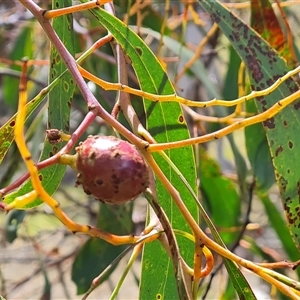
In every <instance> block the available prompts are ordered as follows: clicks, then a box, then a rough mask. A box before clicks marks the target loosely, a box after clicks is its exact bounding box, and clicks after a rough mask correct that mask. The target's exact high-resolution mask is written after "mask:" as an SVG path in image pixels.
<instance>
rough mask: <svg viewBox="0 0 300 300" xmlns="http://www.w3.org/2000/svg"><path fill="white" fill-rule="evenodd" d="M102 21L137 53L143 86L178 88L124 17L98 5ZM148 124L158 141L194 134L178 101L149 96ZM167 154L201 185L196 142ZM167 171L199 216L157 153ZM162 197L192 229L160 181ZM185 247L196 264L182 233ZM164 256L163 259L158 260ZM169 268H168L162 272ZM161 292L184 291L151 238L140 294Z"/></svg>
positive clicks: (177, 224) (161, 90) (180, 224)
mask: <svg viewBox="0 0 300 300" xmlns="http://www.w3.org/2000/svg"><path fill="white" fill-rule="evenodd" d="M92 12H93V13H94V14H95V16H96V17H97V18H98V20H99V21H100V23H101V24H102V25H103V26H104V27H106V28H107V29H108V30H109V31H110V32H111V34H112V35H113V36H114V37H115V39H116V40H117V41H118V43H119V44H120V45H121V46H122V48H123V50H124V51H125V52H126V54H127V56H128V57H129V58H130V59H131V62H132V66H133V68H134V70H135V72H136V74H137V77H138V79H139V83H140V87H141V89H142V90H143V91H146V92H151V93H156V94H161V95H163V94H173V93H174V89H173V87H172V84H171V82H170V80H169V79H168V77H167V75H166V73H165V72H164V70H163V68H162V66H161V65H160V63H159V61H158V60H157V58H156V57H155V55H154V54H153V53H152V52H151V51H150V50H149V48H148V47H147V45H145V43H144V42H143V41H142V40H141V39H140V38H139V37H138V36H137V35H136V34H135V33H134V32H133V31H132V30H131V29H130V28H128V27H126V26H125V25H124V24H123V23H122V22H121V21H120V20H118V19H117V18H115V17H113V16H111V15H109V14H108V13H107V12H105V11H104V10H102V9H100V10H93V11H92ZM145 110H146V117H147V128H148V130H149V132H150V133H151V135H152V136H153V137H154V138H155V139H156V140H157V141H158V142H167V141H176V140H181V139H187V138H189V133H188V130H187V127H186V123H185V121H184V119H183V113H182V111H181V108H180V106H179V105H178V104H177V103H174V102H173V103H159V102H158V103H153V102H150V101H147V100H145ZM167 155H168V156H169V157H170V158H171V160H172V161H173V162H174V164H175V165H176V166H177V167H178V169H179V170H180V171H181V172H182V174H183V175H184V177H185V178H186V179H187V181H188V182H189V184H190V185H191V186H192V187H193V189H194V190H195V191H196V175H195V165H194V156H193V150H192V147H184V148H180V149H174V150H172V151H167ZM154 158H155V159H156V161H157V162H158V164H159V166H160V167H161V169H162V171H163V172H164V174H165V175H166V176H167V177H168V178H169V179H170V180H171V182H172V184H173V185H174V186H175V187H176V189H177V190H178V191H179V192H180V194H181V197H182V199H184V202H185V205H186V206H187V208H188V209H189V211H190V212H191V213H192V214H193V216H194V217H195V219H196V220H197V218H198V216H197V211H198V210H197V206H196V204H195V202H194V200H193V198H192V196H191V195H190V193H189V191H188V190H187V188H186V187H185V185H184V184H183V183H182V182H181V180H180V179H179V178H178V176H177V175H176V173H175V172H174V171H173V170H172V169H171V167H170V166H169V165H168V164H167V163H166V162H165V161H164V160H163V159H162V158H161V157H160V156H159V155H154ZM157 193H158V199H159V203H160V205H161V206H162V208H163V209H164V211H165V212H166V214H167V216H168V218H169V220H170V221H171V223H172V227H174V228H180V229H181V230H183V231H188V232H190V229H189V227H188V225H187V224H186V221H185V219H184V218H183V217H182V215H181V213H180V212H179V210H178V208H177V207H176V206H175V205H174V203H173V200H172V198H171V197H170V195H169V194H168V193H167V192H166V190H165V188H164V187H163V185H162V184H161V183H160V182H159V181H157ZM178 244H179V247H180V252H181V254H182V256H183V257H184V259H186V261H187V262H188V263H189V264H191V263H192V261H193V253H194V249H193V247H191V244H190V243H187V241H186V240H185V239H184V238H181V237H179V238H178ZM158 261H159V264H158ZM162 270H163V272H162ZM157 295H160V296H161V297H163V298H164V299H176V298H178V293H177V290H176V282H175V278H174V270H173V267H172V264H171V261H170V259H169V257H168V255H167V254H166V252H165V250H164V249H163V248H162V247H161V246H160V245H159V244H158V243H157V242H154V243H147V244H146V245H145V248H144V253H143V266H142V279H141V287H140V298H142V299H155V298H156V296H157Z"/></svg>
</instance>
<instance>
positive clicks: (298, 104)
mask: <svg viewBox="0 0 300 300" xmlns="http://www.w3.org/2000/svg"><path fill="white" fill-rule="evenodd" d="M294 108H295V109H296V110H298V109H299V108H300V101H297V102H296V103H294Z"/></svg>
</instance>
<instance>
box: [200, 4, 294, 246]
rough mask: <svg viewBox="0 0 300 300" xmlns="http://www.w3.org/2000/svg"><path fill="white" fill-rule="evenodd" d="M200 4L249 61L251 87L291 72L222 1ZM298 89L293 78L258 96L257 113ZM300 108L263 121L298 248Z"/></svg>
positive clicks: (286, 109)
mask: <svg viewBox="0 0 300 300" xmlns="http://www.w3.org/2000/svg"><path fill="white" fill-rule="evenodd" d="M201 5H202V6H203V8H204V9H205V10H206V11H207V12H208V13H210V15H211V17H212V19H213V20H214V21H215V22H217V23H218V25H219V26H220V28H221V29H222V30H223V32H224V34H225V35H226V36H227V37H228V38H229V40H230V42H231V43H232V45H233V47H234V48H235V49H236V51H237V52H238V53H239V55H240V56H241V58H242V60H243V61H244V63H245V64H246V66H247V68H248V71H249V75H250V79H251V87H252V89H254V90H262V89H264V88H267V87H268V86H270V85H271V84H272V83H274V82H275V81H276V80H277V79H278V78H280V77H282V76H283V75H284V74H286V73H287V72H288V71H289V69H288V67H287V66H286V64H285V62H284V60H283V59H282V58H280V57H279V56H278V54H277V53H276V51H274V50H273V49H272V48H271V47H270V46H269V45H268V44H267V43H266V42H265V41H264V40H263V39H261V38H260V37H259V36H258V35H257V34H256V33H255V32H254V31H253V30H252V29H251V28H250V27H249V26H247V25H246V24H245V23H243V22H242V21H241V20H240V19H238V18H237V17H236V16H234V15H233V14H232V13H231V12H230V11H229V10H227V9H226V8H224V7H223V6H222V5H221V4H220V3H219V2H214V3H213V4H212V2H210V1H201ZM297 90H298V86H297V85H296V83H295V82H294V81H293V79H291V78H290V79H289V80H287V81H285V82H284V83H282V84H281V85H280V86H279V87H278V88H277V89H276V90H275V91H274V92H272V93H271V94H270V95H266V96H264V97H260V98H259V99H256V101H255V104H256V106H257V110H258V112H263V111H265V110H266V109H268V108H269V107H271V106H272V105H273V104H275V103H276V102H277V101H279V100H280V99H283V98H284V97H286V96H289V95H291V94H292V93H294V92H296V91H297ZM299 107H300V101H299V100H297V101H295V102H294V103H293V104H292V105H290V106H288V107H286V108H285V109H284V110H283V111H282V112H280V113H279V114H278V115H276V116H275V117H272V118H270V119H268V120H266V121H264V122H263V126H264V129H265V132H266V136H267V139H268V143H269V147H270V152H271V157H272V159H273V165H274V169H275V177H276V182H277V184H278V186H279V190H280V194H281V197H282V203H283V207H284V210H285V213H286V217H287V224H288V226H289V229H290V232H291V233H292V236H293V238H294V241H295V243H296V246H297V247H298V249H300V229H299V226H300V218H299V216H298V210H299V209H300V204H299V197H300V196H299V195H300V192H299V191H300V188H299V187H300V180H299V177H298V175H297V174H298V171H299V168H300V161H299V159H298V157H299V149H300V140H299V138H298V135H299V129H300V124H299V117H300V112H299ZM287 129H288V130H287Z"/></svg>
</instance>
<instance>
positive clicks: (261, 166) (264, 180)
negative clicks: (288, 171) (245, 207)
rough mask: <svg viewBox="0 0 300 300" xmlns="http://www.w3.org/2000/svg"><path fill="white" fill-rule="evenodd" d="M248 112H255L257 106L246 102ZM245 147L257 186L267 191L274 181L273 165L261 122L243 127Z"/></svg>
mask: <svg viewBox="0 0 300 300" xmlns="http://www.w3.org/2000/svg"><path fill="white" fill-rule="evenodd" d="M246 107H247V112H248V113H256V112H257V108H256V107H255V104H254V103H253V102H247V103H246ZM245 137H246V139H245V142H246V149H247V154H248V158H249V161H250V163H251V167H252V170H253V174H254V176H255V178H256V181H257V186H258V187H259V189H261V190H265V191H267V190H268V189H269V188H270V187H271V186H272V185H273V184H274V183H275V176H274V167H273V163H272V159H271V156H270V150H269V145H268V141H267V138H266V134H265V131H264V129H263V127H262V125H261V124H255V125H253V126H249V127H246V128H245Z"/></svg>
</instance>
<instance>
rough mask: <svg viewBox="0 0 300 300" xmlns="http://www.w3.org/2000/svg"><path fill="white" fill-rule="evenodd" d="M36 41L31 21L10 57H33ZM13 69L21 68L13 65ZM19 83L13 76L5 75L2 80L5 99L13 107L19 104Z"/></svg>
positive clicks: (15, 58)
mask: <svg viewBox="0 0 300 300" xmlns="http://www.w3.org/2000/svg"><path fill="white" fill-rule="evenodd" d="M33 51H34V42H33V26H32V24H30V23H29V25H28V26H25V27H24V28H23V29H22V30H21V32H20V34H19V36H18V38H17V40H16V42H15V44H14V45H13V48H12V51H11V53H10V55H9V59H11V60H18V61H20V60H21V59H22V58H23V57H25V56H26V57H28V58H29V59H31V58H32V57H33V55H34V52H33ZM11 68H12V69H15V70H19V69H20V67H19V66H12V67H11ZM18 84H19V79H17V78H12V77H7V76H6V77H4V80H3V82H2V85H3V99H4V101H5V103H6V104H8V105H10V106H11V107H15V106H16V105H17V103H18V102H17V99H18V93H19V91H18V89H17V88H16V86H18Z"/></svg>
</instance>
